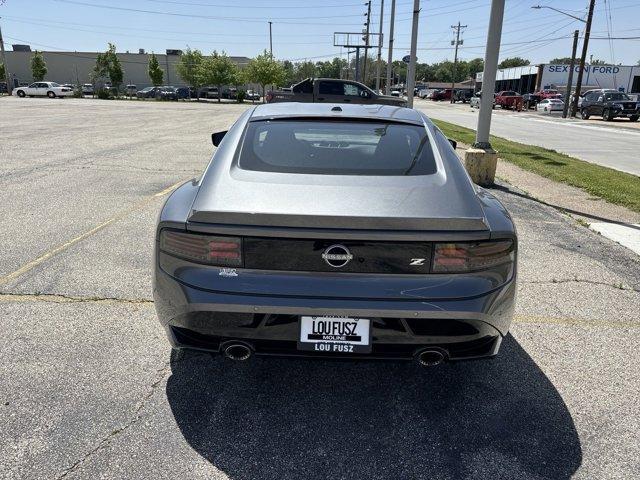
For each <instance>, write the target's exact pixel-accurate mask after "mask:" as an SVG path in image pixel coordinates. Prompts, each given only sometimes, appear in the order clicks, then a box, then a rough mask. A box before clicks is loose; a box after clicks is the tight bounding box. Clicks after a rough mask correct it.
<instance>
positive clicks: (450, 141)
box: [447, 138, 458, 150]
mask: <svg viewBox="0 0 640 480" xmlns="http://www.w3.org/2000/svg"><path fill="white" fill-rule="evenodd" d="M447 140H449V143H450V144H451V146H452V147H453V149H454V150H455V149H456V148H458V142H456V141H455V140H452V139H450V138H448V139H447Z"/></svg>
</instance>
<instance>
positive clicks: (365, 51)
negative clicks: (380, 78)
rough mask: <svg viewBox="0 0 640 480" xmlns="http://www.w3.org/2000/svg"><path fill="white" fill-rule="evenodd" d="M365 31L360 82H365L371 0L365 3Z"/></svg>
mask: <svg viewBox="0 0 640 480" xmlns="http://www.w3.org/2000/svg"><path fill="white" fill-rule="evenodd" d="M366 5H367V23H366V26H367V31H366V33H365V37H366V38H365V47H364V62H363V64H364V65H363V68H362V83H364V84H365V85H366V84H367V57H368V56H369V28H370V26H371V0H369V1H368V2H367V3H366Z"/></svg>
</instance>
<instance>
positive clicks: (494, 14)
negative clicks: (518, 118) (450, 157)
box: [464, 0, 505, 186]
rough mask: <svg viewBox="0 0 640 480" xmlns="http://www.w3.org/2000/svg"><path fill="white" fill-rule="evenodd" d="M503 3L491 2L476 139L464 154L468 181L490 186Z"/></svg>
mask: <svg viewBox="0 0 640 480" xmlns="http://www.w3.org/2000/svg"><path fill="white" fill-rule="evenodd" d="M504 2H505V0H492V1H491V13H490V15H489V32H488V33H487V47H486V49H485V54H484V72H483V73H482V96H481V97H480V112H478V128H477V132H476V141H475V143H474V144H473V147H472V148H470V149H468V150H467V151H466V152H465V153H464V167H465V168H466V169H467V172H468V173H469V176H470V177H471V180H473V182H474V183H477V184H478V185H487V186H488V185H492V184H493V182H494V180H495V176H496V166H497V165H498V152H496V151H495V150H493V149H492V148H491V144H490V143H489V131H490V130H491V113H492V112H493V93H494V92H495V89H496V72H497V70H498V57H499V55H500V38H501V36H502V19H503V18H504Z"/></svg>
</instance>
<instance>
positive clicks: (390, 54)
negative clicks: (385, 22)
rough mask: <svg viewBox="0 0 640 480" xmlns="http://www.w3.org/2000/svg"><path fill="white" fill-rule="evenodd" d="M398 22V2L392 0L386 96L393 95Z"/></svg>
mask: <svg viewBox="0 0 640 480" xmlns="http://www.w3.org/2000/svg"><path fill="white" fill-rule="evenodd" d="M395 21H396V0H391V25H390V26H389V53H388V55H387V89H386V92H385V93H386V94H387V95H391V64H392V63H393V27H394V23H395Z"/></svg>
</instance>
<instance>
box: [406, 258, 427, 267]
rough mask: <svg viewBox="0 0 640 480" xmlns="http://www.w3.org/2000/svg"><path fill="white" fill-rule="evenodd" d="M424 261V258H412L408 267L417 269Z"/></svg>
mask: <svg viewBox="0 0 640 480" xmlns="http://www.w3.org/2000/svg"><path fill="white" fill-rule="evenodd" d="M425 260H426V259H425V258H412V259H411V262H410V263H409V265H411V266H412V267H419V266H422V265H424V261H425Z"/></svg>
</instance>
